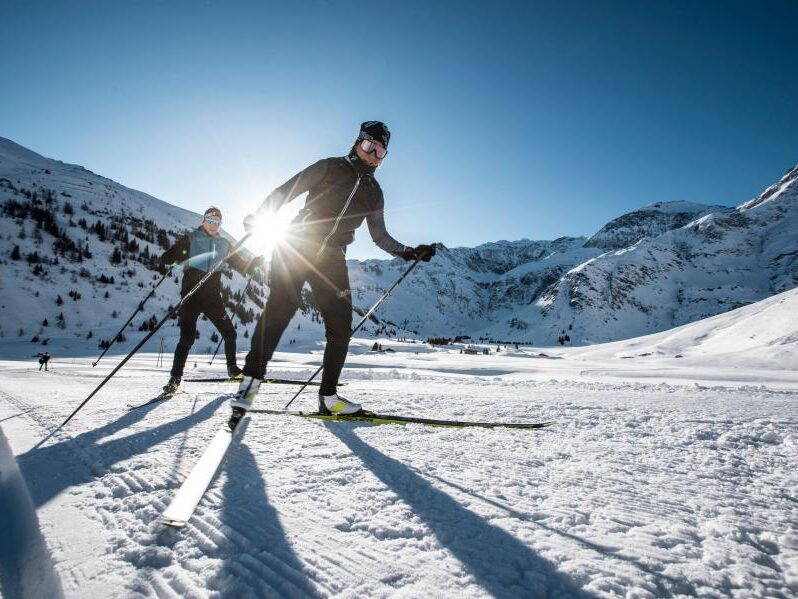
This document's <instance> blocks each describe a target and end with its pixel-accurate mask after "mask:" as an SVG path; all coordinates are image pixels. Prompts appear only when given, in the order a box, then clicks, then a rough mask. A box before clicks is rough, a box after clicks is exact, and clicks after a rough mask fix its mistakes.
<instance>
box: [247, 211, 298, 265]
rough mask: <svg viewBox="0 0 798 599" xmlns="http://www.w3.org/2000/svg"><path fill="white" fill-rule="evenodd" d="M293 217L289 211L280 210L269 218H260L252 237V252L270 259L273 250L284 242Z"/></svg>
mask: <svg viewBox="0 0 798 599" xmlns="http://www.w3.org/2000/svg"><path fill="white" fill-rule="evenodd" d="M293 216H294V215H293V213H292V212H291V211H289V210H281V211H279V212H278V213H277V214H273V215H271V216H269V217H261V218H260V219H259V221H258V226H257V229H256V230H255V232H254V234H253V235H252V244H251V247H252V250H253V251H255V252H257V253H259V254H262V255H264V256H266V258H267V259H268V258H270V257H271V254H272V251H273V250H274V248H275V247H277V246H278V245H279V244H280V243H281V242H282V241H284V240H285V238H286V236H287V234H288V230H289V229H290V226H291V220H292V218H293Z"/></svg>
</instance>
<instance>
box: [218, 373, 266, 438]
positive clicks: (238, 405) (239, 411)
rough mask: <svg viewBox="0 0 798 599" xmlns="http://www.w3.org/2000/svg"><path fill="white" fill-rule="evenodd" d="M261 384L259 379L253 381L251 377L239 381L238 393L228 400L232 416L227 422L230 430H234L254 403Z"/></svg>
mask: <svg viewBox="0 0 798 599" xmlns="http://www.w3.org/2000/svg"><path fill="white" fill-rule="evenodd" d="M261 382H262V381H261V380H260V379H255V378H252V377H251V376H245V377H244V378H243V379H242V380H241V384H240V385H239V386H238V391H236V394H235V395H234V396H233V398H232V399H231V400H230V407H231V408H233V414H232V415H231V416H230V420H228V421H227V425H228V426H229V427H230V430H235V427H236V426H238V423H239V422H240V421H241V419H242V418H243V417H244V414H246V413H247V410H249V409H250V408H251V407H252V402H253V401H255V396H256V395H257V394H258V389H259V388H260V384H261Z"/></svg>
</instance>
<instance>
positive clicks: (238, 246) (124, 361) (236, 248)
mask: <svg viewBox="0 0 798 599" xmlns="http://www.w3.org/2000/svg"><path fill="white" fill-rule="evenodd" d="M249 236H250V234H249V233H247V234H246V235H244V237H242V238H241V241H239V242H238V243H237V244H236V245H234V246H233V248H232V249H231V250H230V252H229V253H228V254H227V256H226V257H225V259H224V260H221V261H219V263H218V264H216V265H215V266H214V267H213V268H211V269H210V270H209V271H208V272H207V273H205V276H204V277H202V278H201V279H200V280H199V282H198V283H197V284H196V285H194V287H192V288H191V289H190V290H189V292H188V293H186V295H184V296H183V297H181V298H180V301H179V302H178V303H177V305H176V306H175V307H174V308H172V309H171V310H169V311H168V312H167V313H166V316H164V317H163V318H162V319H161V321H160V322H159V323H158V324H156V325H155V328H154V329H153V330H151V331H150V332H149V333H147V334H146V335H145V336H144V338H143V339H142V340H141V341H139V342H138V343H137V344H136V347H134V348H133V349H132V350H130V353H128V355H126V356H125V357H124V358H123V359H122V361H121V362H120V363H119V364H117V366H116V368H114V369H113V370H112V371H111V372H110V373H109V374H108V376H106V377H105V378H104V379H103V380H102V382H101V383H100V384H99V385H97V388H96V389H94V391H92V392H91V393H90V394H89V396H88V397H87V398H86V399H84V400H83V401H82V402H81V404H80V405H79V406H78V407H77V408H75V410H74V411H73V412H72V413H71V414H70V415H69V416H68V417H67V419H66V420H64V421H63V422H62V423H61V424H59V425H58V427H57V428H56V429H55V430H56V431H57V430H58V429H60V428H61V427H63V426H64V425H65V424H66V423H67V422H69V421H70V420H72V417H73V416H74V415H75V414H77V413H78V412H79V411H80V409H81V408H82V407H83V406H85V405H86V403H88V401H89V400H90V399H91V398H92V397H94V395H95V394H96V393H97V392H98V391H99V390H100V389H102V388H103V386H104V385H105V383H107V382H108V381H110V380H111V377H113V376H114V375H115V374H116V373H117V372H119V370H120V369H121V368H122V366H124V365H125V364H127V361H128V360H130V358H132V357H133V355H134V354H135V353H136V352H137V351H139V350H140V349H141V348H142V347H143V346H144V344H145V343H147V341H149V340H150V338H152V336H153V335H155V333H156V332H157V331H158V329H160V328H161V327H162V326H163V324H164V323H165V322H166V321H167V320H169V319H170V318H172V316H174V315H175V314H177V312H178V310H180V308H181V306H182V305H183V304H185V303H186V301H188V299H189V298H190V297H191V296H192V295H194V294H195V293H196V292H197V290H198V289H199V288H200V287H202V285H203V284H204V283H205V281H207V280H208V279H209V278H210V277H211V275H212V274H213V273H215V272H216V271H217V270H219V269H220V268H221V267H222V265H223V264H224V263H225V261H226V260H227V259H228V258H230V257H231V256H233V255H234V254H236V253H238V251H239V250H240V249H241V246H242V244H243V243H244V242H245V241H246V240H247V239H248V238H249ZM53 432H55V431H53ZM51 435H52V433H51Z"/></svg>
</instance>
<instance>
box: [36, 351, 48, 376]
mask: <svg viewBox="0 0 798 599" xmlns="http://www.w3.org/2000/svg"><path fill="white" fill-rule="evenodd" d="M36 355H37V356H39V370H40V371H41V369H42V366H44V371H45V372H47V362H49V361H50V354H48V353H47V352H44V353H41V352H40V353H38V354H36Z"/></svg>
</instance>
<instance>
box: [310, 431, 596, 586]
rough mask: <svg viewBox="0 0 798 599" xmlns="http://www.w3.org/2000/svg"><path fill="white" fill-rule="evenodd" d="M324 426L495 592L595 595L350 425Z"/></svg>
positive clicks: (484, 584) (477, 580) (471, 571)
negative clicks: (364, 440)
mask: <svg viewBox="0 0 798 599" xmlns="http://www.w3.org/2000/svg"><path fill="white" fill-rule="evenodd" d="M325 425H326V426H327V428H328V429H329V430H330V432H332V433H333V434H334V435H335V436H336V437H338V438H339V439H340V440H341V441H342V442H343V443H344V444H345V445H346V446H347V447H349V449H350V450H352V452H353V453H354V454H355V455H357V456H358V457H359V458H360V459H361V460H362V461H363V463H364V464H365V465H366V467H367V468H368V469H369V470H371V471H372V472H373V473H374V475H375V476H376V477H377V478H378V479H380V480H381V481H382V482H383V484H385V485H386V486H387V487H389V488H390V489H391V490H392V491H393V492H394V493H396V494H397V495H398V496H399V497H400V498H401V499H402V501H404V502H405V503H406V504H407V505H408V506H410V508H411V509H412V510H413V513H414V514H416V515H417V516H419V517H420V518H421V519H422V520H424V522H425V523H426V524H427V526H429V528H430V530H431V531H432V533H433V534H434V535H435V537H436V538H437V540H438V542H439V543H440V544H441V545H443V546H444V547H446V548H447V549H449V551H451V552H452V554H453V555H454V556H455V557H456V558H457V559H458V560H460V562H462V564H463V565H464V566H465V567H466V568H467V570H468V572H469V573H470V574H471V575H472V576H473V577H474V579H475V581H476V582H477V584H479V585H480V586H481V587H482V588H484V589H485V590H486V591H487V592H488V593H490V594H491V596H493V597H500V598H503V597H507V598H517V597H549V596H556V597H579V598H587V597H592V596H593V595H591V594H589V593H586V592H585V591H582V590H581V589H579V588H578V587H577V586H576V585H575V584H574V583H573V581H571V579H570V578H568V577H567V576H565V575H563V574H561V573H559V572H557V569H556V568H555V567H554V565H552V564H551V563H550V562H549V561H547V560H545V559H543V558H542V557H540V556H539V555H537V554H536V553H535V552H534V551H532V550H531V549H530V548H529V547H528V546H527V545H524V544H523V543H522V542H521V541H519V540H518V539H516V538H515V537H514V536H512V535H511V534H509V533H508V532H506V531H504V530H502V529H501V528H498V527H496V526H493V525H492V524H490V523H488V522H486V521H485V519H484V518H482V517H480V516H478V515H476V514H474V513H473V512H471V511H469V510H467V509H465V508H464V507H463V506H462V505H460V504H459V503H458V502H457V501H455V500H454V499H452V498H451V497H450V496H449V495H447V494H446V493H444V492H443V491H440V490H439V489H436V488H435V487H433V486H432V485H431V484H430V483H428V482H427V481H426V480H424V479H423V478H422V477H421V476H419V475H418V474H416V473H415V472H413V470H412V469H410V468H409V467H407V466H405V465H404V464H402V463H401V462H399V461H397V460H395V459H393V458H390V457H388V456H386V455H385V454H383V453H382V452H380V451H378V450H376V449H374V448H373V447H371V446H370V445H368V444H366V443H364V442H363V441H362V440H361V439H360V438H359V437H358V436H357V435H356V434H355V433H354V432H353V430H352V428H351V427H348V426H347V427H346V428H345V427H343V426H340V425H339V424H336V423H325Z"/></svg>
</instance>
